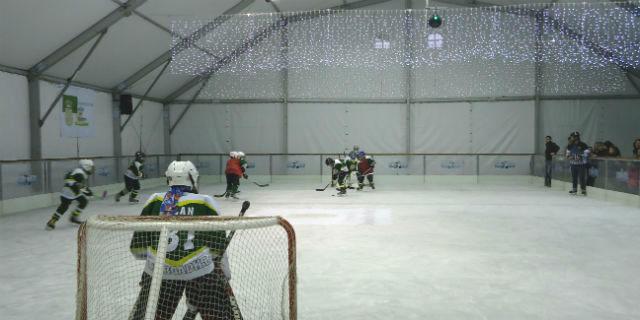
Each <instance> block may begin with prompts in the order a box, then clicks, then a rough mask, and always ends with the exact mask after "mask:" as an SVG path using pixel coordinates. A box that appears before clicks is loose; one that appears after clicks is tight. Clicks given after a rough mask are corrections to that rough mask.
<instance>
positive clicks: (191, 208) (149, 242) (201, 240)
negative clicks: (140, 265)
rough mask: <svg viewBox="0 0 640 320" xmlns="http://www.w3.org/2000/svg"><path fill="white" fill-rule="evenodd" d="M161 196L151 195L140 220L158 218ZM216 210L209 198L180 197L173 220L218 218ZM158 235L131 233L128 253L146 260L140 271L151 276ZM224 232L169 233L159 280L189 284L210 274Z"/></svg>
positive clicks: (216, 206) (218, 253) (142, 232)
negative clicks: (180, 217)
mask: <svg viewBox="0 0 640 320" xmlns="http://www.w3.org/2000/svg"><path fill="white" fill-rule="evenodd" d="M164 195H165V194H164V193H156V194H154V195H152V196H151V197H150V198H149V200H147V203H146V204H145V206H144V208H143V209H142V213H141V215H142V216H159V215H161V211H160V206H161V205H162V201H163V199H164ZM219 214H220V209H219V207H218V205H217V204H216V203H215V201H214V200H213V198H211V197H210V196H207V195H201V194H194V193H188V192H186V193H184V194H183V195H182V196H181V197H180V199H179V200H178V201H177V203H176V210H175V215H176V216H218V215H219ZM159 237H160V232H159V231H155V232H144V231H137V232H134V234H133V238H132V239H131V245H130V249H131V252H132V253H133V254H134V255H135V256H136V257H137V258H140V259H146V260H147V263H146V265H145V269H144V271H145V272H146V273H147V274H149V275H151V274H153V267H154V264H155V257H156V253H157V247H158V239H159ZM225 238H226V232H225V231H186V230H172V231H169V239H168V241H169V242H168V243H167V252H166V257H165V260H164V274H163V280H191V279H195V278H198V277H201V276H203V275H205V274H208V273H211V272H212V271H213V269H214V263H213V258H214V257H215V256H218V255H220V254H222V251H223V250H224V245H225Z"/></svg>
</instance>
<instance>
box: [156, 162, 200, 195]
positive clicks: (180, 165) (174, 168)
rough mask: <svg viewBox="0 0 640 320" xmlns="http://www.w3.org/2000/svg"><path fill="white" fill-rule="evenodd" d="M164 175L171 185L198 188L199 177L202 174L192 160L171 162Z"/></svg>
mask: <svg viewBox="0 0 640 320" xmlns="http://www.w3.org/2000/svg"><path fill="white" fill-rule="evenodd" d="M164 175H165V176H166V177H167V184H168V185H170V186H188V187H191V188H193V189H197V188H198V178H199V177H200V174H199V173H198V169H196V166H194V165H193V163H191V161H173V162H171V164H169V168H167V172H165V174H164Z"/></svg>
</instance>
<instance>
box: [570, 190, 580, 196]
mask: <svg viewBox="0 0 640 320" xmlns="http://www.w3.org/2000/svg"><path fill="white" fill-rule="evenodd" d="M569 194H570V195H572V196H575V195H577V194H578V191H577V190H571V191H569Z"/></svg>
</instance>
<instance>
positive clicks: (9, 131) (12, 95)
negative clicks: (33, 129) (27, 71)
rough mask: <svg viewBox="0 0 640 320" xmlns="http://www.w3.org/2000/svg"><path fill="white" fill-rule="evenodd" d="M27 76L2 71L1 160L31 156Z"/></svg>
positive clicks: (0, 85) (0, 87)
mask: <svg viewBox="0 0 640 320" xmlns="http://www.w3.org/2000/svg"><path fill="white" fill-rule="evenodd" d="M29 136H30V134H29V99H28V83H27V78H26V77H24V76H20V75H15V74H10V73H4V72H0V150H2V151H1V152H0V160H16V159H28V158H29Z"/></svg>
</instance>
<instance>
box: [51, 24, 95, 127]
mask: <svg viewBox="0 0 640 320" xmlns="http://www.w3.org/2000/svg"><path fill="white" fill-rule="evenodd" d="M106 33H107V30H104V31H103V32H102V33H101V34H100V36H98V39H96V41H95V42H94V43H93V45H91V49H89V52H87V54H86V55H85V56H84V58H82V61H81V62H80V64H79V65H78V67H77V68H76V69H75V70H74V71H73V74H71V77H69V79H67V81H66V82H65V84H64V87H63V88H62V90H60V92H59V93H58V95H57V96H56V98H55V99H54V100H53V102H52V103H51V105H50V106H49V109H47V112H45V114H44V117H42V119H40V127H42V126H43V125H44V122H45V121H47V118H48V117H49V114H51V111H53V108H55V106H56V104H57V103H58V101H60V99H61V98H62V95H63V94H64V92H65V91H67V89H68V88H69V86H70V85H71V81H73V79H75V77H76V75H78V72H79V71H80V69H82V67H84V64H85V63H87V61H88V60H89V57H91V55H92V54H93V51H95V50H96V48H97V47H98V44H100V41H102V38H104V35H105V34H106Z"/></svg>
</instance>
